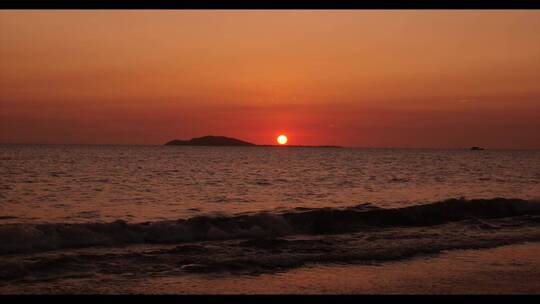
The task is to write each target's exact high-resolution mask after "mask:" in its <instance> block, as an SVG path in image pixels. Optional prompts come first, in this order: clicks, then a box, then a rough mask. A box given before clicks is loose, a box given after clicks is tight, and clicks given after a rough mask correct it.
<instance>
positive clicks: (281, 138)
mask: <svg viewBox="0 0 540 304" xmlns="http://www.w3.org/2000/svg"><path fill="white" fill-rule="evenodd" d="M287 141H288V139H287V136H285V135H280V136H278V137H277V142H278V144H280V145H284V144H286V143H287Z"/></svg>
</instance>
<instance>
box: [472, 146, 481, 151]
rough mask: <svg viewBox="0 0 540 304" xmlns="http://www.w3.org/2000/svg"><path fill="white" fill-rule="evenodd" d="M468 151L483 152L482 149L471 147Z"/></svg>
mask: <svg viewBox="0 0 540 304" xmlns="http://www.w3.org/2000/svg"><path fill="white" fill-rule="evenodd" d="M470 150H471V151H481V150H484V148H480V147H471V149H470Z"/></svg>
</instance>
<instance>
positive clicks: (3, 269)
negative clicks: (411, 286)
mask: <svg viewBox="0 0 540 304" xmlns="http://www.w3.org/2000/svg"><path fill="white" fill-rule="evenodd" d="M539 241H540V151H538V150H490V149H487V150H482V151H471V150H469V149H449V150H442V149H390V148H385V149H374V148H373V149H372V148H315V147H313V148H309V147H298V148H293V147H196V146H159V145H155V146H115V145H16V144H4V145H0V293H20V292H22V293H24V292H31V293H32V292H33V293H35V292H37V293H54V292H55V291H57V290H61V291H64V292H65V291H67V292H77V293H84V292H89V293H96V292H97V293H108V292H111V293H115V292H119V291H120V292H121V291H122V290H126V286H131V285H132V284H134V282H138V284H140V283H141V282H148V281H149V280H151V281H159V280H157V278H160V279H161V280H163V278H166V279H173V280H174V279H175V278H176V279H178V280H180V279H181V280H184V281H185V280H186V278H193V280H194V282H195V281H197V280H198V281H197V282H200V280H201V278H208V277H212V278H216V276H217V277H220V278H227V279H229V280H230V279H231V278H235V277H238V276H249V277H251V278H258V277H259V278H260V276H264V275H266V276H268V275H274V274H275V275H277V274H279V273H281V274H282V273H287V272H290V271H296V270H297V269H303V268H302V267H313V265H316V266H317V267H328V265H336V264H339V265H373V264H380V263H382V264H384V263H389V262H396V261H402V260H410V259H414V258H421V257H426V256H432V255H437V254H442V253H445V252H449V251H453V250H478V249H482V248H485V249H487V248H495V247H498V246H506V245H511V244H518V243H524V242H525V243H527V242H532V243H535V242H539ZM514 266H515V265H514ZM254 280H256V279H254ZM184 281H183V282H184ZM188 281H189V280H188ZM130 284H131V285H130ZM55 286H56V287H55ZM58 286H62V288H63V289H58ZM182 286H189V284H188V285H185V284H184V285H182ZM205 286H206V285H205ZM199 287H200V286H199ZM66 288H67V289H66ZM70 288H71V289H70ZM145 290H147V291H148V292H149V293H152V292H155V290H157V289H152V288H147V289H145ZM153 290H154V291H153ZM199 290H200V288H199ZM206 290H207V291H208V292H209V293H211V292H212V284H208V288H207V289H206ZM538 291H540V290H538ZM134 292H137V291H134ZM178 292H182V293H185V292H188V293H189V288H187V289H183V290H178ZM173 293H174V290H173Z"/></svg>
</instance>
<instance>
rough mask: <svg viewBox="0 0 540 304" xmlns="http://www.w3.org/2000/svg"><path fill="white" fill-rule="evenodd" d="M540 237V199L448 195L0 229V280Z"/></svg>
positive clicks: (356, 258)
mask: <svg viewBox="0 0 540 304" xmlns="http://www.w3.org/2000/svg"><path fill="white" fill-rule="evenodd" d="M539 241H540V202H537V201H526V200H520V199H505V198H495V199H478V200H465V199H449V200H445V201H441V202H436V203H432V204H426V205H419V206H412V207H407V208H397V209H380V208H376V207H373V206H371V205H369V204H364V205H359V206H356V207H351V208H346V209H334V208H323V209H295V210H291V211H288V212H284V213H259V214H251V215H237V216H230V217H209V216H200V217H194V218H190V219H186V220H178V221H163V222H149V223H125V222H122V221H116V222H113V223H106V224H101V223H87V224H43V225H27V224H26V225H25V224H7V225H2V226H0V243H1V246H0V252H1V258H0V287H6V286H14V285H13V284H20V283H24V284H27V283H28V284H33V283H40V282H42V283H44V284H46V283H47V282H51V280H64V279H73V278H77V279H85V278H96V277H109V278H110V277H116V278H118V279H119V280H124V279H126V278H137V279H141V278H145V277H153V276H159V277H163V276H179V275H193V274H200V273H225V274H230V275H235V274H250V275H253V274H255V275H256V274H260V273H272V272H276V271H284V270H287V269H291V268H294V267H300V266H303V265H307V264H314V263H315V264H321V263H340V264H343V263H349V264H352V263H364V264H366V263H367V264H373V263H381V262H384V261H395V260H400V259H406V258H412V257H416V256H422V255H432V254H437V253H440V252H442V251H446V250H455V249H479V248H491V247H496V246H502V245H509V244H515V243H520V242H539Z"/></svg>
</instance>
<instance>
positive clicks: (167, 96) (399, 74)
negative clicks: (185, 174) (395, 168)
mask: <svg viewBox="0 0 540 304" xmlns="http://www.w3.org/2000/svg"><path fill="white" fill-rule="evenodd" d="M280 132H284V133H285V134H287V135H288V136H289V144H299V145H319V144H321V145H324V144H329V145H330V144H332V145H344V146H357V147H435V148H461V147H469V146H485V147H488V148H540V11H538V10H536V11H535V10H529V11H519V10H511V11H501V10H493V11H479V10H474V11H466V10H460V11H444V10H439V11H429V10H422V11H407V10H395V11H379V10H366V11H361V10H359V11H248V10H242V11H232V10H225V11H209V10H205V11H181V10H177V11H164V10H163V11H160V10H149V11H144V10H126V11H122V10H117V11H69V10H63V11H52V10H44V11H1V12H0V142H4V143H88V144H93V143H104V144H161V143H164V142H166V141H168V140H170V139H174V138H178V139H189V138H191V137H197V136H203V135H208V134H212V135H226V136H232V137H237V138H240V139H243V140H247V141H251V142H254V143H258V144H274V142H275V136H277V134H278V133H280Z"/></svg>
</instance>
